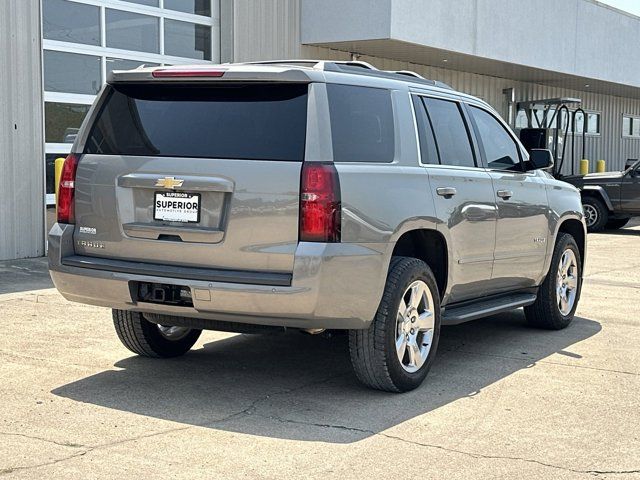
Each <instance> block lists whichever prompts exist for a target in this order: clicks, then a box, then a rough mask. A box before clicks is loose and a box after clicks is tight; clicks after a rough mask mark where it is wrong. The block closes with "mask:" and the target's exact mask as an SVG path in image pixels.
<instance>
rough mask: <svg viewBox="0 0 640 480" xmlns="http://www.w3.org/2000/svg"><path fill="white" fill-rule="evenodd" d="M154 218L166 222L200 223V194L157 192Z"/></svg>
mask: <svg viewBox="0 0 640 480" xmlns="http://www.w3.org/2000/svg"><path fill="white" fill-rule="evenodd" d="M153 218H154V220H161V221H164V222H183V223H197V222H199V221H200V194H199V193H185V192H155V199H154V202H153Z"/></svg>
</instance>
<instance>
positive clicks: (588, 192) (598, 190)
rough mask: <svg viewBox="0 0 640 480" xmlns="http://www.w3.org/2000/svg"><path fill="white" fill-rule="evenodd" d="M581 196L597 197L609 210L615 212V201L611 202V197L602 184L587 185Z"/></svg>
mask: <svg viewBox="0 0 640 480" xmlns="http://www.w3.org/2000/svg"><path fill="white" fill-rule="evenodd" d="M580 196H581V197H592V198H597V199H598V200H601V201H602V202H603V203H604V205H605V207H607V210H609V211H610V212H613V203H612V202H611V198H609V194H608V193H607V191H606V190H605V189H604V188H602V187H601V186H600V185H585V186H584V187H583V188H582V190H581V191H580Z"/></svg>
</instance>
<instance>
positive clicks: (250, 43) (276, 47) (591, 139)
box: [222, 0, 640, 172]
mask: <svg viewBox="0 0 640 480" xmlns="http://www.w3.org/2000/svg"><path fill="white" fill-rule="evenodd" d="M299 15H300V7H299V0H261V1H260V2H255V1H252V0H235V1H234V46H233V47H234V61H236V62H241V61H249V60H273V59H284V58H315V59H327V60H347V59H350V58H351V54H350V53H349V52H342V51H338V50H331V49H328V48H322V47H316V46H308V45H300V31H299V29H300V26H299V25H300V22H299ZM222 21H224V19H222ZM360 60H363V61H366V62H369V63H371V64H373V65H375V66H376V67H378V68H380V69H384V70H413V71H415V72H417V73H420V74H421V75H423V76H425V77H427V78H431V79H434V80H440V81H443V82H445V83H447V84H449V85H451V86H452V87H453V88H455V89H456V90H459V91H462V92H465V93H469V94H471V95H474V96H477V97H480V98H482V99H483V100H485V101H486V102H487V103H489V104H490V105H492V106H493V107H494V108H495V109H496V110H498V111H499V112H503V111H504V107H503V102H504V97H503V94H502V90H503V89H506V88H514V89H515V95H516V101H523V100H539V99H544V98H555V97H577V98H581V99H582V108H584V109H585V110H593V111H597V112H600V113H601V114H602V116H601V126H600V135H599V136H588V137H587V142H586V143H587V145H586V157H587V158H588V159H590V160H591V169H592V170H594V169H595V162H596V160H598V159H604V160H606V161H607V168H608V169H609V170H614V169H620V168H622V166H623V165H624V162H625V161H626V159H627V158H640V139H626V138H625V139H623V138H622V115H623V113H626V114H632V115H640V100H633V99H628V98H622V97H615V96H611V95H602V94H596V93H592V92H588V91H577V90H569V89H566V88H562V87H552V86H546V85H539V84H534V83H527V82H520V81H515V80H510V79H507V78H499V77H492V76H487V75H478V74H474V73H469V72H461V71H456V70H448V69H445V68H440V67H431V66H426V65H419V64H414V63H408V62H400V61H396V60H392V59H387V58H377V57H368V56H362V57H360ZM580 151H581V144H580V142H579V141H576V152H577V153H576V158H575V164H576V169H577V163H578V160H579V158H578V157H579V155H578V152H580ZM567 154H569V150H567ZM570 169H571V164H570V161H569V159H568V158H567V160H566V161H565V166H564V168H563V171H565V172H568V171H570Z"/></svg>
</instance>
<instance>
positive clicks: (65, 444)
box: [0, 432, 87, 449]
mask: <svg viewBox="0 0 640 480" xmlns="http://www.w3.org/2000/svg"><path fill="white" fill-rule="evenodd" d="M0 435H4V436H8V437H22V438H27V439H29V440H39V441H41V442H46V443H51V444H54V445H58V446H60V447H68V448H85V449H86V448H87V446H86V445H80V444H79V443H71V442H57V441H55V440H51V439H48V438H44V437H38V436H36V435H27V434H26V433H16V432H0Z"/></svg>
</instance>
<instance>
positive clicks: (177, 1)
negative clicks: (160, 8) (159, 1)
mask: <svg viewBox="0 0 640 480" xmlns="http://www.w3.org/2000/svg"><path fill="white" fill-rule="evenodd" d="M164 8H166V9H169V10H177V11H178V12H185V13H195V14H196V15H206V16H207V17H210V16H211V0H164Z"/></svg>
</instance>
